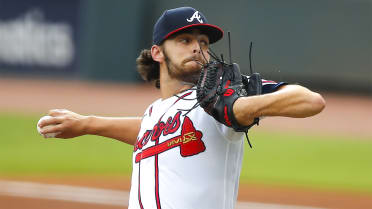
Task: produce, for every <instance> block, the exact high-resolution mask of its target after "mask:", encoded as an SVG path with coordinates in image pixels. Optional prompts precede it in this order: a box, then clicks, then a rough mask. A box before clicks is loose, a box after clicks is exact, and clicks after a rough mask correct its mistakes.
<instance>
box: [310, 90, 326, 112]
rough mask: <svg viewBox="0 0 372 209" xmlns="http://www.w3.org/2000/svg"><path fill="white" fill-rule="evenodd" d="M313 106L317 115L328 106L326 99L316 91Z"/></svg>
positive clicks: (312, 101)
mask: <svg viewBox="0 0 372 209" xmlns="http://www.w3.org/2000/svg"><path fill="white" fill-rule="evenodd" d="M311 106H312V110H313V115H316V114H318V113H320V112H322V111H323V109H324V108H325V106H326V101H325V100H324V98H323V97H322V96H321V95H320V94H318V93H314V95H313V97H312V100H311Z"/></svg>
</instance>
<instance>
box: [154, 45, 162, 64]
mask: <svg viewBox="0 0 372 209" xmlns="http://www.w3.org/2000/svg"><path fill="white" fill-rule="evenodd" d="M151 56H152V59H153V60H155V61H157V62H159V63H161V62H163V61H164V54H163V50H162V48H161V47H160V46H158V45H153V46H152V47H151Z"/></svg>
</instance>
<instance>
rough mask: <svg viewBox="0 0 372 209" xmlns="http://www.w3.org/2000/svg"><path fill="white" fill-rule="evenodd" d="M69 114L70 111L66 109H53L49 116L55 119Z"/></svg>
mask: <svg viewBox="0 0 372 209" xmlns="http://www.w3.org/2000/svg"><path fill="white" fill-rule="evenodd" d="M67 112H69V111H68V110H66V109H52V110H49V113H48V115H50V116H53V117H55V116H60V115H63V114H66V113H67Z"/></svg>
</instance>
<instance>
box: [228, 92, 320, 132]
mask: <svg viewBox="0 0 372 209" xmlns="http://www.w3.org/2000/svg"><path fill="white" fill-rule="evenodd" d="M324 106H325V102H324V99H323V98H322V96H321V95H320V94H318V93H315V92H312V91H310V90H308V89H307V88H304V87H302V86H299V85H287V86H283V87H282V88H281V89H279V90H278V91H276V92H273V93H270V94H264V95H259V96H252V97H241V98H239V99H238V100H237V101H236V102H235V103H234V107H233V108H234V114H235V117H236V119H237V121H238V122H239V123H240V124H242V125H249V124H250V123H251V122H252V121H253V119H254V118H256V117H261V116H284V117H293V118H303V117H309V116H313V115H315V114H318V113H319V112H321V111H322V110H323V108H324Z"/></svg>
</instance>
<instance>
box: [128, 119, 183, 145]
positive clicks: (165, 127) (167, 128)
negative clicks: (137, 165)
mask: <svg viewBox="0 0 372 209" xmlns="http://www.w3.org/2000/svg"><path fill="white" fill-rule="evenodd" d="M180 115H181V112H177V114H176V115H175V116H174V117H169V118H168V120H167V122H166V123H164V122H163V121H160V122H158V123H157V124H155V126H154V127H153V128H152V130H147V131H146V132H145V133H144V134H143V135H142V137H141V139H140V140H137V143H136V145H135V146H134V151H137V150H138V149H142V147H143V146H145V145H146V144H147V142H148V141H149V140H150V138H151V141H157V140H159V137H160V135H161V134H163V136H166V135H168V134H173V133H174V132H176V131H177V130H178V129H179V127H180V125H181V122H180Z"/></svg>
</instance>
